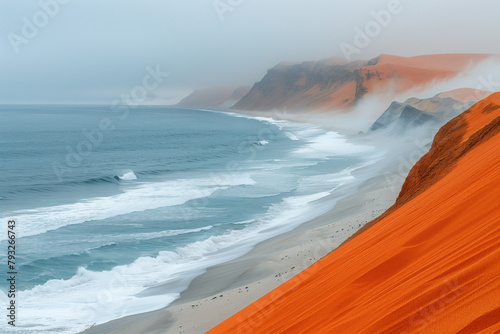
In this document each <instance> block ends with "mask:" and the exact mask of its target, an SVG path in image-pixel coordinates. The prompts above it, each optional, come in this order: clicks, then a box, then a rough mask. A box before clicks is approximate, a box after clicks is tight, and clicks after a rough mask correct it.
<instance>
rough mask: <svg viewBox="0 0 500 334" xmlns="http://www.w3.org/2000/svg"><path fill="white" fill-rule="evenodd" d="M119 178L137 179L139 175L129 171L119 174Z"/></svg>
mask: <svg viewBox="0 0 500 334" xmlns="http://www.w3.org/2000/svg"><path fill="white" fill-rule="evenodd" d="M118 178H119V179H120V180H123V181H131V180H137V176H136V175H135V174H134V172H133V171H128V172H126V173H125V174H123V175H122V176H118Z"/></svg>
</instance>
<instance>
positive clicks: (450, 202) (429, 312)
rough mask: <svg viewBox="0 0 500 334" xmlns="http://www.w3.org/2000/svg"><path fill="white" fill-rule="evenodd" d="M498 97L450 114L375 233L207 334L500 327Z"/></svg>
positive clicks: (340, 250)
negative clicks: (451, 115)
mask: <svg viewBox="0 0 500 334" xmlns="http://www.w3.org/2000/svg"><path fill="white" fill-rule="evenodd" d="M498 147H500V93H496V94H493V95H491V96H489V97H488V98H486V99H484V100H482V101H480V102H479V103H477V104H475V105H474V106H473V107H471V108H470V109H469V110H468V111H466V112H464V113H463V114H461V115H460V116H458V117H456V118H454V119H453V120H451V121H450V122H448V123H447V124H446V125H445V126H443V127H442V128H441V130H440V131H439V133H438V134H437V135H436V136H435V138H434V142H433V144H432V148H431V150H430V151H429V152H428V153H427V154H426V155H424V156H423V157H422V158H421V159H420V160H419V161H418V162H417V164H416V165H415V166H414V168H413V169H412V170H411V172H410V174H409V175H408V178H407V180H406V182H405V184H404V186H403V189H402V191H401V193H400V196H399V197H398V200H397V202H396V204H395V205H394V206H393V207H392V208H391V209H389V210H388V212H386V213H385V214H384V215H383V216H382V218H380V219H377V220H376V221H374V223H375V222H376V224H374V223H372V224H371V225H372V226H371V227H370V228H368V229H365V230H364V232H362V233H359V234H358V235H357V236H356V237H354V238H352V239H351V240H350V241H348V242H347V243H345V244H344V245H342V246H341V247H339V248H338V249H337V250H335V251H333V252H332V253H330V254H329V255H327V256H326V257H324V258H323V259H321V260H320V261H318V262H316V263H315V264H314V265H312V266H311V267H309V268H308V269H306V270H304V271H303V272H301V273H300V274H299V275H297V276H295V277H294V278H292V279H291V280H289V281H287V282H286V283H284V284H283V285H281V286H280V287H279V288H277V289H275V290H273V291H272V292H271V293H269V294H267V295H265V296H264V297H262V298H261V299H259V300H257V301H256V302H255V303H253V304H251V305H250V306H248V307H246V308H245V309H243V310H242V311H240V312H238V313H236V314H235V315H234V316H232V317H231V318H229V319H228V320H226V321H225V322H223V323H221V324H220V325H218V326H217V327H215V328H214V329H212V330H211V331H209V333H285V332H286V333H306V332H307V333H418V332H425V333H476V332H481V333H495V332H498V331H500V224H499V220H500V218H499V217H500V216H499V212H500V203H499V201H498V194H499V193H500V167H499V166H500V151H499V150H498Z"/></svg>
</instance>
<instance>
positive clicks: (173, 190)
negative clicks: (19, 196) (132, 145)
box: [0, 173, 255, 240]
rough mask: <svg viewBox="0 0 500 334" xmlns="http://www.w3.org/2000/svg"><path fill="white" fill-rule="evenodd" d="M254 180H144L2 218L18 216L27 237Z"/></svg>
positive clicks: (233, 177) (171, 203)
mask: <svg viewBox="0 0 500 334" xmlns="http://www.w3.org/2000/svg"><path fill="white" fill-rule="evenodd" d="M254 183H255V181H254V180H253V179H252V178H251V176H250V174H237V173H234V174H222V175H217V174H214V175H212V176H211V177H208V178H203V179H180V180H174V181H165V182H158V183H144V184H140V185H137V186H135V187H133V188H128V189H126V190H125V191H124V192H123V193H121V194H118V195H114V196H108V197H96V198H90V199H86V200H82V201H80V202H77V203H73V204H65V205H57V206H51V207H42V208H37V209H30V210H22V211H15V212H11V213H10V214H9V215H8V216H4V217H3V218H2V219H3V220H6V219H7V218H8V217H16V220H17V221H18V225H17V226H18V227H17V231H18V234H19V237H25V236H31V235H37V234H42V233H45V232H47V231H51V230H55V229H58V228H61V227H64V226H67V225H72V224H81V223H85V222H90V221H95V220H102V219H107V218H110V217H115V216H118V215H123V214H128V213H132V212H140V211H145V210H150V209H158V208H162V207H168V206H175V205H181V204H183V203H186V202H187V201H189V200H193V199H197V198H203V197H208V196H210V195H211V194H213V193H214V192H215V191H217V190H219V189H226V188H228V187H232V186H238V185H252V184H254ZM5 239H6V236H5V235H2V236H0V240H5Z"/></svg>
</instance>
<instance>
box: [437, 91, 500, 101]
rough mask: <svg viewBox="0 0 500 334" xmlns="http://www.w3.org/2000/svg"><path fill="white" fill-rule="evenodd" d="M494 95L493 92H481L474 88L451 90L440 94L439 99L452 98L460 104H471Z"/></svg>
mask: <svg viewBox="0 0 500 334" xmlns="http://www.w3.org/2000/svg"><path fill="white" fill-rule="evenodd" d="M492 93H493V92H488V91H485V90H479V89H473V88H458V89H454V90H450V91H448V92H443V93H441V94H439V95H438V97H441V98H445V97H451V98H452V99H454V100H457V101H460V102H471V101H478V100H482V99H484V98H486V97H488V96H489V95H491V94H492Z"/></svg>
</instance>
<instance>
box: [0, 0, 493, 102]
mask: <svg viewBox="0 0 500 334" xmlns="http://www.w3.org/2000/svg"><path fill="white" fill-rule="evenodd" d="M498 13H500V1H498V0H469V1H465V0H440V1H435V0H434V1H433V0H399V1H398V0H344V1H340V0H339V1H333V0H39V1H33V0H22V1H12V0H0V104H5V103H104V104H108V103H113V102H114V101H117V100H119V101H122V102H123V100H124V99H125V96H130V95H132V96H135V97H136V98H137V99H136V100H137V101H140V102H141V103H144V104H149V103H162V104H171V103H175V102H177V101H178V100H179V99H181V98H183V97H184V96H186V95H187V94H189V93H190V92H191V91H192V90H193V89H196V88H202V87H210V86H233V85H235V86H236V85H249V86H251V85H252V84H253V83H254V82H256V81H259V80H260V79H261V78H262V77H263V76H264V75H265V73H266V71H267V69H269V68H271V67H273V66H274V65H276V64H277V63H279V62H281V61H306V60H319V59H324V58H328V57H339V58H344V59H370V58H373V57H376V56H377V55H379V54H380V53H388V54H396V55H401V56H413V55H420V54H432V53H495V54H500V44H499V43H498V42H497V40H498V32H499V31H500V20H498V18H497V16H498ZM360 31H361V33H360ZM361 34H363V35H365V38H362V37H360V36H361ZM134 94H135V95H134Z"/></svg>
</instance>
